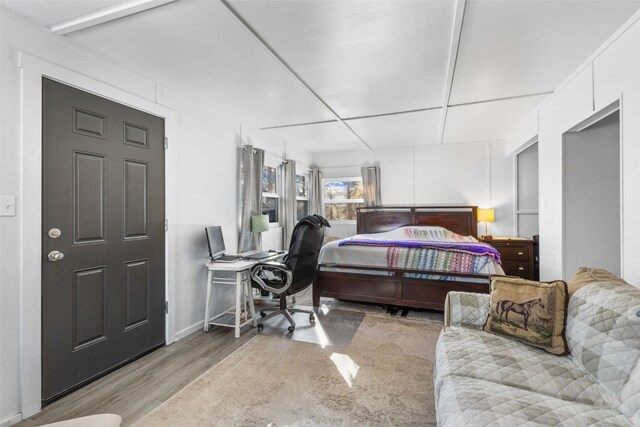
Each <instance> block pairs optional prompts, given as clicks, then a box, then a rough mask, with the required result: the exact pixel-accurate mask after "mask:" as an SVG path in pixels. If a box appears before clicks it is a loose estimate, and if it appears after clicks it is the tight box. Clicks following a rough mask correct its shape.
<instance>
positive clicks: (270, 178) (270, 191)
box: [262, 165, 280, 223]
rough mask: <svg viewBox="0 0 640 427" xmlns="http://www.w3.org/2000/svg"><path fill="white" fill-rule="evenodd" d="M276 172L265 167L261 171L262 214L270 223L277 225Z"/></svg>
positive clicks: (272, 167) (272, 168) (277, 196)
mask: <svg viewBox="0 0 640 427" xmlns="http://www.w3.org/2000/svg"><path fill="white" fill-rule="evenodd" d="M279 198H280V196H279V195H278V170H277V169H276V168H275V167H274V166H266V165H265V167H264V169H263V170H262V214H263V215H268V216H269V222H270V223H278V222H279V220H280V219H279V216H278V199H279Z"/></svg>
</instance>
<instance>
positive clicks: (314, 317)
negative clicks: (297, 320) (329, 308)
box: [309, 314, 316, 323]
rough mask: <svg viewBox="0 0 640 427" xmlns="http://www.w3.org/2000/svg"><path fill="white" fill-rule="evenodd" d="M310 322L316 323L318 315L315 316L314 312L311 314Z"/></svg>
mask: <svg viewBox="0 0 640 427" xmlns="http://www.w3.org/2000/svg"><path fill="white" fill-rule="evenodd" d="M309 322H311V323H316V316H314V315H313V314H310V315H309Z"/></svg>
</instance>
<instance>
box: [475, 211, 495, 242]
mask: <svg viewBox="0 0 640 427" xmlns="http://www.w3.org/2000/svg"><path fill="white" fill-rule="evenodd" d="M493 221H495V210H494V209H493V208H478V222H484V236H482V237H483V238H485V239H491V238H492V237H493V236H491V235H490V234H489V233H488V231H487V230H488V227H489V223H490V222H493Z"/></svg>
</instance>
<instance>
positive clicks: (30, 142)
mask: <svg viewBox="0 0 640 427" xmlns="http://www.w3.org/2000/svg"><path fill="white" fill-rule="evenodd" d="M18 68H19V70H20V99H21V103H20V129H21V132H20V140H19V144H20V153H21V157H22V158H21V166H22V170H21V183H22V185H21V188H20V198H19V200H21V201H22V209H21V210H22V215H21V220H20V247H19V249H18V250H19V252H20V266H19V269H20V293H21V294H20V325H19V328H20V398H21V399H20V400H21V415H22V419H25V418H27V417H30V416H31V415H33V414H35V413H37V412H39V411H40V410H41V399H42V328H41V321H42V292H41V287H42V271H41V263H42V166H43V158H42V78H43V77H47V78H50V79H53V80H56V81H59V82H61V83H64V84H67V85H70V86H73V87H75V88H78V89H81V90H84V91H86V92H90V93H93V94H95V95H98V96H101V97H103V98H106V99H109V100H112V101H115V102H118V103H120V104H124V105H127V106H129V107H132V108H135V109H137V110H141V111H144V112H146V113H149V114H152V115H155V116H159V117H162V118H164V120H165V136H166V137H167V138H169V140H170V141H172V143H173V144H175V143H176V141H177V117H176V116H177V115H176V113H175V112H174V111H173V110H171V109H169V108H167V107H164V106H162V105H159V104H157V103H155V102H153V101H150V100H148V99H146V98H143V97H140V96H138V95H134V94H131V93H129V92H126V91H124V90H122V89H119V88H117V87H114V86H111V85H109V84H107V83H104V82H101V81H98V80H95V79H93V78H91V77H89V76H86V75H83V74H81V73H78V72H75V71H72V70H69V69H67V68H64V67H61V66H59V65H56V64H54V63H51V62H48V61H46V60H43V59H40V58H37V57H35V56H32V55H29V54H27V53H24V52H19V53H18ZM157 98H158V97H157V93H156V99H157ZM174 150H175V149H174ZM170 154H171V155H170ZM176 177H177V156H176V155H175V154H174V151H169V150H166V151H165V218H166V219H168V220H169V224H171V223H172V220H174V219H175V218H176V216H177V215H176V213H177V209H176V203H175V202H176V195H177V188H176V187H177V184H176ZM174 227H175V226H170V227H169V229H168V231H167V232H166V234H165V299H166V301H168V304H169V312H168V313H167V315H166V316H165V344H166V345H169V344H171V343H172V342H174V341H175V309H174V307H175V240H176V239H175V230H174Z"/></svg>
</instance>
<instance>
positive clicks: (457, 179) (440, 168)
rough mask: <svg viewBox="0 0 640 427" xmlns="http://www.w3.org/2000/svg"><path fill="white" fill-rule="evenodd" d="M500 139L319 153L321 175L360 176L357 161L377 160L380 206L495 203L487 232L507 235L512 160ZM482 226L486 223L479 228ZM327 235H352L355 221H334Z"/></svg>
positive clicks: (317, 162) (510, 229)
mask: <svg viewBox="0 0 640 427" xmlns="http://www.w3.org/2000/svg"><path fill="white" fill-rule="evenodd" d="M504 150H505V148H504V143H502V142H493V143H474V144H443V145H433V146H431V145H430V146H424V147H417V148H404V149H389V150H373V151H354V152H347V153H344V152H340V153H318V154H315V155H314V156H313V163H314V165H316V166H317V167H319V168H320V169H321V170H322V174H323V177H324V178H331V177H341V176H359V175H360V166H362V165H365V164H379V165H380V179H381V193H382V194H381V197H382V204H384V205H443V204H466V205H478V206H480V207H494V208H495V209H496V222H494V223H493V224H491V225H490V226H489V232H490V233H493V234H494V235H496V236H510V235H512V234H513V232H514V226H513V160H512V159H511V158H509V157H506V156H505V155H504ZM482 230H484V225H482V227H481V228H479V231H482ZM327 231H328V233H327V234H328V235H332V236H338V237H346V236H349V235H353V234H355V231H356V230H355V224H351V225H338V224H336V225H332V228H331V229H329V230H327Z"/></svg>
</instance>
